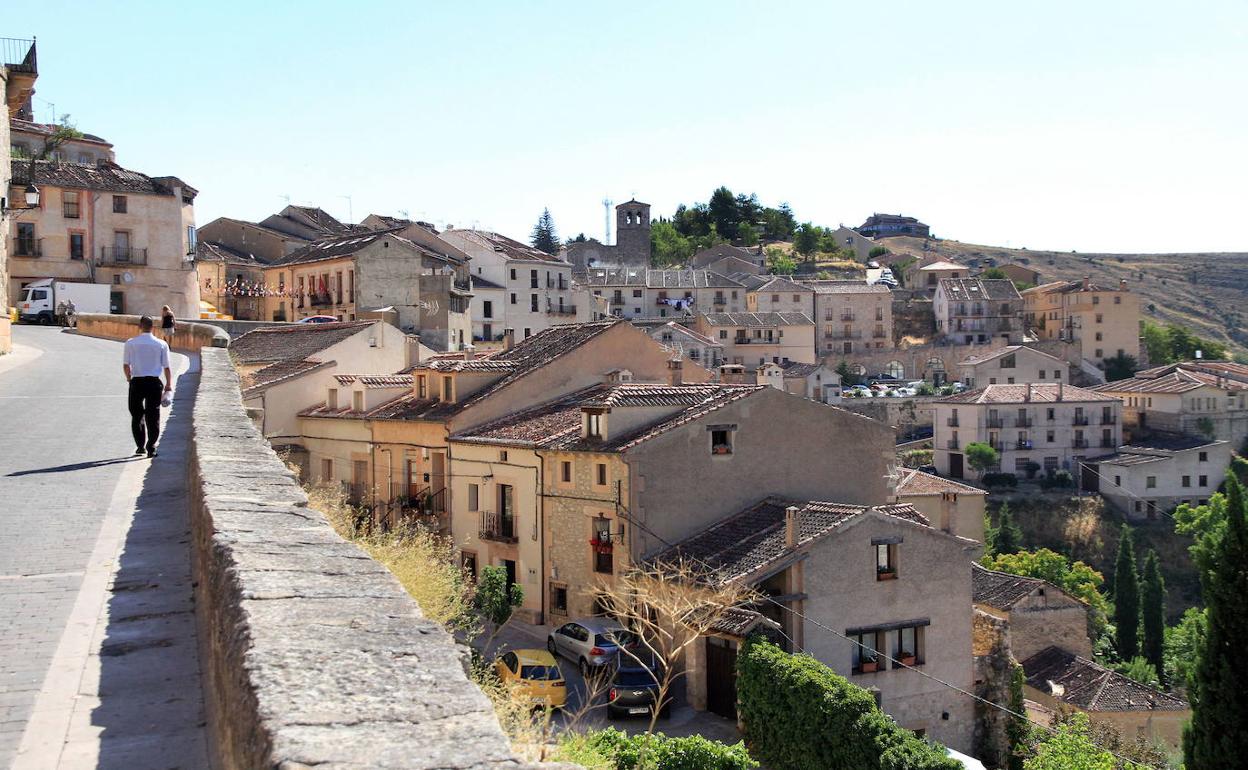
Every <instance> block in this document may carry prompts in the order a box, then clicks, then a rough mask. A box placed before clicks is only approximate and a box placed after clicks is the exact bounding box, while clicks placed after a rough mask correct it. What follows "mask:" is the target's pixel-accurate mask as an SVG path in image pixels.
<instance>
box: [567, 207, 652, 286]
mask: <svg viewBox="0 0 1248 770" xmlns="http://www.w3.org/2000/svg"><path fill="white" fill-rule="evenodd" d="M559 257H560V258H561V259H563V260H564V261H566V262H568V263H570V264H571V265H572V268H573V269H574V270H575V271H576V272H577V273H583V272H585V271H586V270H588V269H589V268H591V267H629V268H640V269H643V270H644V269H645V268H648V267H650V204H649V203H642V202H641V201H638V200H635V199H634V200H630V201H628V202H626V203H621V204H620V205H618V206H616V207H615V245H614V246H608V245H606V244H603V243H599V242H598V241H596V240H593V239H592V238H591V239H590V240H588V241H582V242H579V243H570V244H568V245H567V246H565V247H564V248H563V250H562V251H560V253H559Z"/></svg>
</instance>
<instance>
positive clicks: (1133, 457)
mask: <svg viewBox="0 0 1248 770" xmlns="http://www.w3.org/2000/svg"><path fill="white" fill-rule="evenodd" d="M1165 459H1166V458H1164V457H1162V456H1161V455H1149V454H1132V453H1130V452H1124V453H1122V454H1113V455H1106V456H1105V457H1098V458H1096V460H1094V461H1091V462H1095V463H1098V464H1100V465H1117V466H1119V467H1127V466H1131V465H1147V464H1148V463H1159V462H1161V461H1163V460H1165Z"/></svg>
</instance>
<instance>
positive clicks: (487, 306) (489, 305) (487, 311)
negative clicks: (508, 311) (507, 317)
mask: <svg viewBox="0 0 1248 770" xmlns="http://www.w3.org/2000/svg"><path fill="white" fill-rule="evenodd" d="M481 314H482V315H483V316H484V317H485V318H493V317H494V303H493V302H491V301H490V300H488V299H487V300H485V301H484V302H482V303H481Z"/></svg>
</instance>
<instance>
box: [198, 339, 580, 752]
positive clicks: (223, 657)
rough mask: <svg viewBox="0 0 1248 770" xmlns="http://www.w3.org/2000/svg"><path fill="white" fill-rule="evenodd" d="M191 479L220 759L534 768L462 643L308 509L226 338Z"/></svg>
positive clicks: (206, 395)
mask: <svg viewBox="0 0 1248 770" xmlns="http://www.w3.org/2000/svg"><path fill="white" fill-rule="evenodd" d="M190 474H191V484H190V493H189V497H190V505H191V521H192V538H193V554H194V559H195V564H194V576H195V580H196V589H195V592H196V612H197V618H198V625H199V633H200V647H201V656H200V660H201V661H202V664H203V667H204V672H203V673H204V678H205V692H206V695H205V703H206V707H207V711H208V714H209V717H208V721H209V729H210V731H211V740H212V743H213V746H214V749H215V760H216V764H217V766H218V767H221V768H224V769H225V770H234V769H235V768H237V769H239V770H242V769H244V768H247V769H250V768H261V767H267V768H302V767H324V768H365V767H368V768H480V769H484V768H521V767H536V766H532V765H524V764H523V763H522V762H520V761H518V760H517V759H516V758H515V756H514V755H513V754H512V752H511V748H510V745H509V744H508V741H507V738H506V737H505V736H504V734H503V732H502V730H501V729H500V727H499V725H498V721H497V719H496V718H495V716H494V712H493V710H492V707H491V706H490V703H489V701H488V700H487V699H486V697H485V695H484V694H482V692H481V691H480V690H479V689H478V688H477V687H476V686H475V685H474V684H473V683H472V682H471V681H470V680H469V679H468V677H467V676H466V674H465V672H464V661H465V654H464V653H465V651H464V649H463V648H462V647H460V646H458V645H457V644H456V643H455V642H454V640H453V639H452V638H451V636H450V635H449V634H447V633H446V632H445V631H444V630H442V628H440V627H439V626H438V625H437V624H436V623H434V622H433V621H431V620H428V619H426V618H425V617H424V616H423V615H422V613H421V610H420V607H419V606H418V605H417V604H416V603H415V602H414V601H413V600H412V599H411V598H410V597H409V596H408V595H407V593H406V592H405V591H404V590H403V588H402V586H401V585H400V584H399V583H398V581H397V580H396V579H395V578H394V577H393V576H392V575H391V574H390V573H389V572H388V571H387V570H386V569H385V568H384V567H383V566H382V565H380V564H379V563H377V562H375V561H373V560H372V559H370V558H369V557H368V555H367V554H365V553H364V552H363V551H362V550H360V549H359V548H358V547H357V546H356V545H354V544H352V543H349V542H346V541H344V540H343V539H342V538H340V537H339V536H338V535H337V534H336V533H335V532H334V530H333V529H332V528H331V527H330V525H329V523H328V522H327V520H326V519H325V517H324V516H323V515H322V514H321V513H320V512H318V511H315V510H312V509H310V508H308V507H307V498H306V496H305V495H304V494H303V492H302V490H301V489H300V488H299V486H298V485H297V484H296V482H295V479H294V476H293V475H292V474H291V473H290V472H289V471H288V470H287V469H286V467H285V466H284V465H283V464H282V462H281V461H280V460H279V459H278V457H277V456H276V455H275V454H274V453H273V451H272V449H271V448H270V447H269V444H268V443H267V442H266V441H265V440H264V438H263V436H261V434H260V433H259V432H258V431H257V430H256V428H255V425H254V424H253V423H252V421H251V420H249V419H248V417H247V415H246V413H245V411H244V409H243V406H242V400H241V397H240V392H239V380H238V376H237V375H236V373H235V371H234V369H233V367H232V366H231V364H230V359H229V355H228V352H227V351H226V350H224V349H215V348H208V347H206V348H204V349H203V350H202V374H201V379H200V385H199V393H198V396H197V398H196V404H195V412H194V440H193V446H192V449H191V462H190ZM543 767H547V768H551V767H554V766H552V765H544V766H543ZM563 767H565V768H568V767H570V766H566V765H565V766H563Z"/></svg>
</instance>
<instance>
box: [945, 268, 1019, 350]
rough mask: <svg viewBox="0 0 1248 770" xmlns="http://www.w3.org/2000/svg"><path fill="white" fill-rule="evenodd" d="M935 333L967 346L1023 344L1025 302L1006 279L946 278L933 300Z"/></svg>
mask: <svg viewBox="0 0 1248 770" xmlns="http://www.w3.org/2000/svg"><path fill="white" fill-rule="evenodd" d="M932 312H933V313H934V314H935V316H936V332H937V333H938V334H940V335H942V336H943V337H945V338H947V339H950V340H953V341H955V342H961V343H964V344H967V345H969V344H971V343H980V344H982V343H986V342H988V341H990V340H993V339H1002V340H1005V341H1006V344H1008V345H1017V344H1019V343H1021V342H1022V341H1023V299H1022V297H1020V296H1019V294H1018V289H1016V288H1014V284H1013V283H1012V282H1010V281H1008V280H1006V279H1004V278H989V279H984V278H944V279H942V280H941V281H940V283H938V284H937V286H936V296H935V298H934V299H933V300H932Z"/></svg>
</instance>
